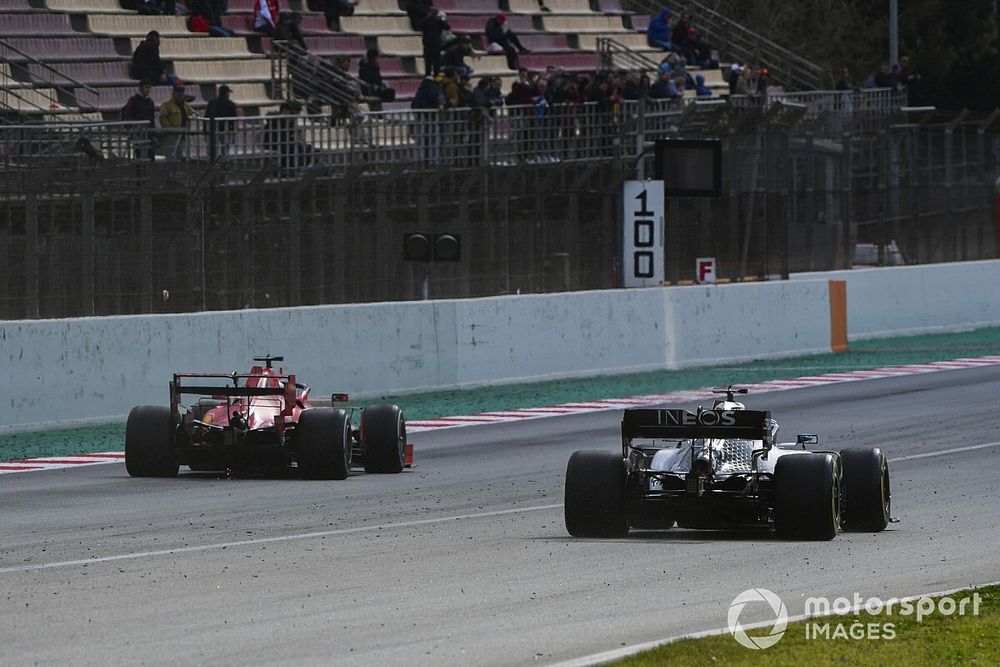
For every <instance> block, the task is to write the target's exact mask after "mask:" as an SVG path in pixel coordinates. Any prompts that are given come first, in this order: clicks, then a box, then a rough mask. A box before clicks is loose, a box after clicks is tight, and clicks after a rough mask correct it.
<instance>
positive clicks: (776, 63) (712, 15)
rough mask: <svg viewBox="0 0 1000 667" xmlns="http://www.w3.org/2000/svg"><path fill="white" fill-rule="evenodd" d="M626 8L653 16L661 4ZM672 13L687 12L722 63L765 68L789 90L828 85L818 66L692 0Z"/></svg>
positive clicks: (641, 1)
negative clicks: (736, 62) (693, 17)
mask: <svg viewBox="0 0 1000 667" xmlns="http://www.w3.org/2000/svg"><path fill="white" fill-rule="evenodd" d="M627 5H628V8H629V9H631V10H633V11H636V12H639V13H644V14H649V15H650V16H656V15H657V14H658V13H659V12H660V9H662V5H661V4H660V3H658V2H655V1H654V0H629V2H627ZM674 11H675V12H690V13H691V14H693V15H694V16H695V20H696V21H697V24H698V27H699V28H702V29H703V33H704V36H705V38H706V39H707V41H708V42H709V43H710V44H711V45H712V46H713V47H714V48H715V49H717V50H718V51H719V53H720V54H722V58H723V60H726V61H729V62H732V61H741V62H746V63H752V64H754V65H762V66H764V67H767V68H768V69H769V70H770V71H771V74H772V77H771V78H772V80H773V81H775V82H776V83H780V84H781V85H784V86H785V87H786V88H789V89H802V90H819V89H821V88H823V87H824V86H826V85H829V84H830V83H832V82H830V81H829V80H828V79H829V76H828V74H827V72H826V70H824V69H823V68H822V67H821V66H819V65H817V64H816V63H814V62H812V61H811V60H808V59H807V58H804V57H802V56H800V55H799V54H797V53H794V52H793V51H791V50H789V49H787V48H785V47H784V46H781V45H780V44H777V43H776V42H773V41H771V40H770V39H768V38H767V37H764V36H763V35H761V34H758V33H756V32H754V31H753V30H750V29H749V28H747V27H746V26H744V25H742V24H740V23H737V22H736V21H733V20H732V19H729V18H727V17H725V16H723V15H722V14H720V13H719V12H717V11H715V10H714V9H711V8H710V7H707V6H706V5H703V4H702V3H700V2H697V1H696V0H685V1H684V3H683V4H682V5H681V7H680V8H676V7H675V8H674Z"/></svg>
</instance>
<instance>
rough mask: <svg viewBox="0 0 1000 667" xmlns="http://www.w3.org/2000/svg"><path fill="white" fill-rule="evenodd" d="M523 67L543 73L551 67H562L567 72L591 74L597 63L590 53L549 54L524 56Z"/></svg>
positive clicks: (521, 61) (521, 60)
mask: <svg viewBox="0 0 1000 667" xmlns="http://www.w3.org/2000/svg"><path fill="white" fill-rule="evenodd" d="M520 64H521V67H526V68H528V69H529V70H531V71H533V72H543V71H545V68H546V67H548V66H549V65H555V66H556V67H562V68H563V69H564V70H566V71H567V72H591V71H593V70H594V69H595V68H596V67H597V61H596V58H595V57H594V55H593V54H590V53H548V54H544V55H534V54H531V55H524V56H521V58H520Z"/></svg>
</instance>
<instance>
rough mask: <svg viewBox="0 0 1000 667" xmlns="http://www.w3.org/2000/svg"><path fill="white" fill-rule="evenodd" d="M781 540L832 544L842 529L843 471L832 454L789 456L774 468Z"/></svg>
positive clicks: (775, 509)
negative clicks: (841, 487)
mask: <svg viewBox="0 0 1000 667" xmlns="http://www.w3.org/2000/svg"><path fill="white" fill-rule="evenodd" d="M774 528H775V530H776V531H777V533H778V535H779V536H780V537H784V538H791V539H796V538H798V539H809V540H832V539H833V538H834V537H835V536H836V535H837V530H838V529H839V528H840V471H839V470H838V468H837V461H836V459H834V457H833V456H832V455H830V454H818V453H817V454H787V455H785V456H782V457H780V458H779V459H778V460H777V462H776V463H775V464H774Z"/></svg>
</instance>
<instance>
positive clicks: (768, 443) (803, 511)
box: [564, 387, 890, 540]
mask: <svg viewBox="0 0 1000 667" xmlns="http://www.w3.org/2000/svg"><path fill="white" fill-rule="evenodd" d="M717 391H720V392H723V393H725V394H726V397H725V398H724V399H718V400H716V401H715V405H714V406H713V408H712V409H711V410H703V409H701V408H699V409H698V410H697V411H696V412H689V411H686V410H680V409H634V410H625V414H624V417H623V419H622V427H621V428H622V449H621V453H620V454H619V453H618V452H605V451H578V452H575V453H574V454H573V455H572V456H571V457H570V460H569V465H568V466H567V469H566V489H565V491H566V495H565V504H564V511H565V520H566V528H567V530H568V531H569V533H570V534H571V535H574V536H578V537H623V536H625V535H627V534H628V531H629V529H630V528H638V529H665V528H671V527H672V526H673V525H674V524H676V525H677V526H679V527H681V528H714V529H723V528H743V527H765V528H766V527H773V528H774V530H775V531H776V532H777V533H778V535H779V536H782V537H791V538H804V539H820V540H828V539H832V538H833V537H834V536H836V535H837V533H838V532H840V531H841V530H855V531H872V532H877V531H881V530H883V529H884V528H885V527H886V525H887V524H888V522H889V512H890V493H889V465H888V462H887V460H886V457H885V456H884V455H883V454H882V452H881V451H880V450H879V449H878V448H872V449H861V448H854V449H844V450H841V451H839V452H834V451H818V450H813V451H809V450H806V449H805V447H806V445H815V444H817V442H818V438H817V437H816V436H815V435H800V436H798V439H797V442H794V443H777V442H776V440H775V436H776V434H777V431H778V424H777V422H775V421H774V420H773V419H771V414H770V412H767V411H759V410H747V409H746V408H745V407H744V405H743V404H742V403H740V402H738V401H735V400H734V394H736V393H746V390H745V389H734V388H733V387H730V388H728V389H721V390H717Z"/></svg>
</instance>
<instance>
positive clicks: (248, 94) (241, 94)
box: [229, 83, 275, 107]
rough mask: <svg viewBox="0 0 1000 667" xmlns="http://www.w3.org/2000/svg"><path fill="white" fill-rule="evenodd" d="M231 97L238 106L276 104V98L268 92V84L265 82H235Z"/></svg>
mask: <svg viewBox="0 0 1000 667" xmlns="http://www.w3.org/2000/svg"><path fill="white" fill-rule="evenodd" d="M229 87H230V88H231V89H232V93H231V94H230V97H231V98H232V100H233V102H235V103H236V105H237V106H241V107H242V106H260V105H266V104H274V103H275V100H274V99H273V98H272V97H271V96H270V95H269V94H268V88H269V85H268V84H264V83H233V84H229Z"/></svg>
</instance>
